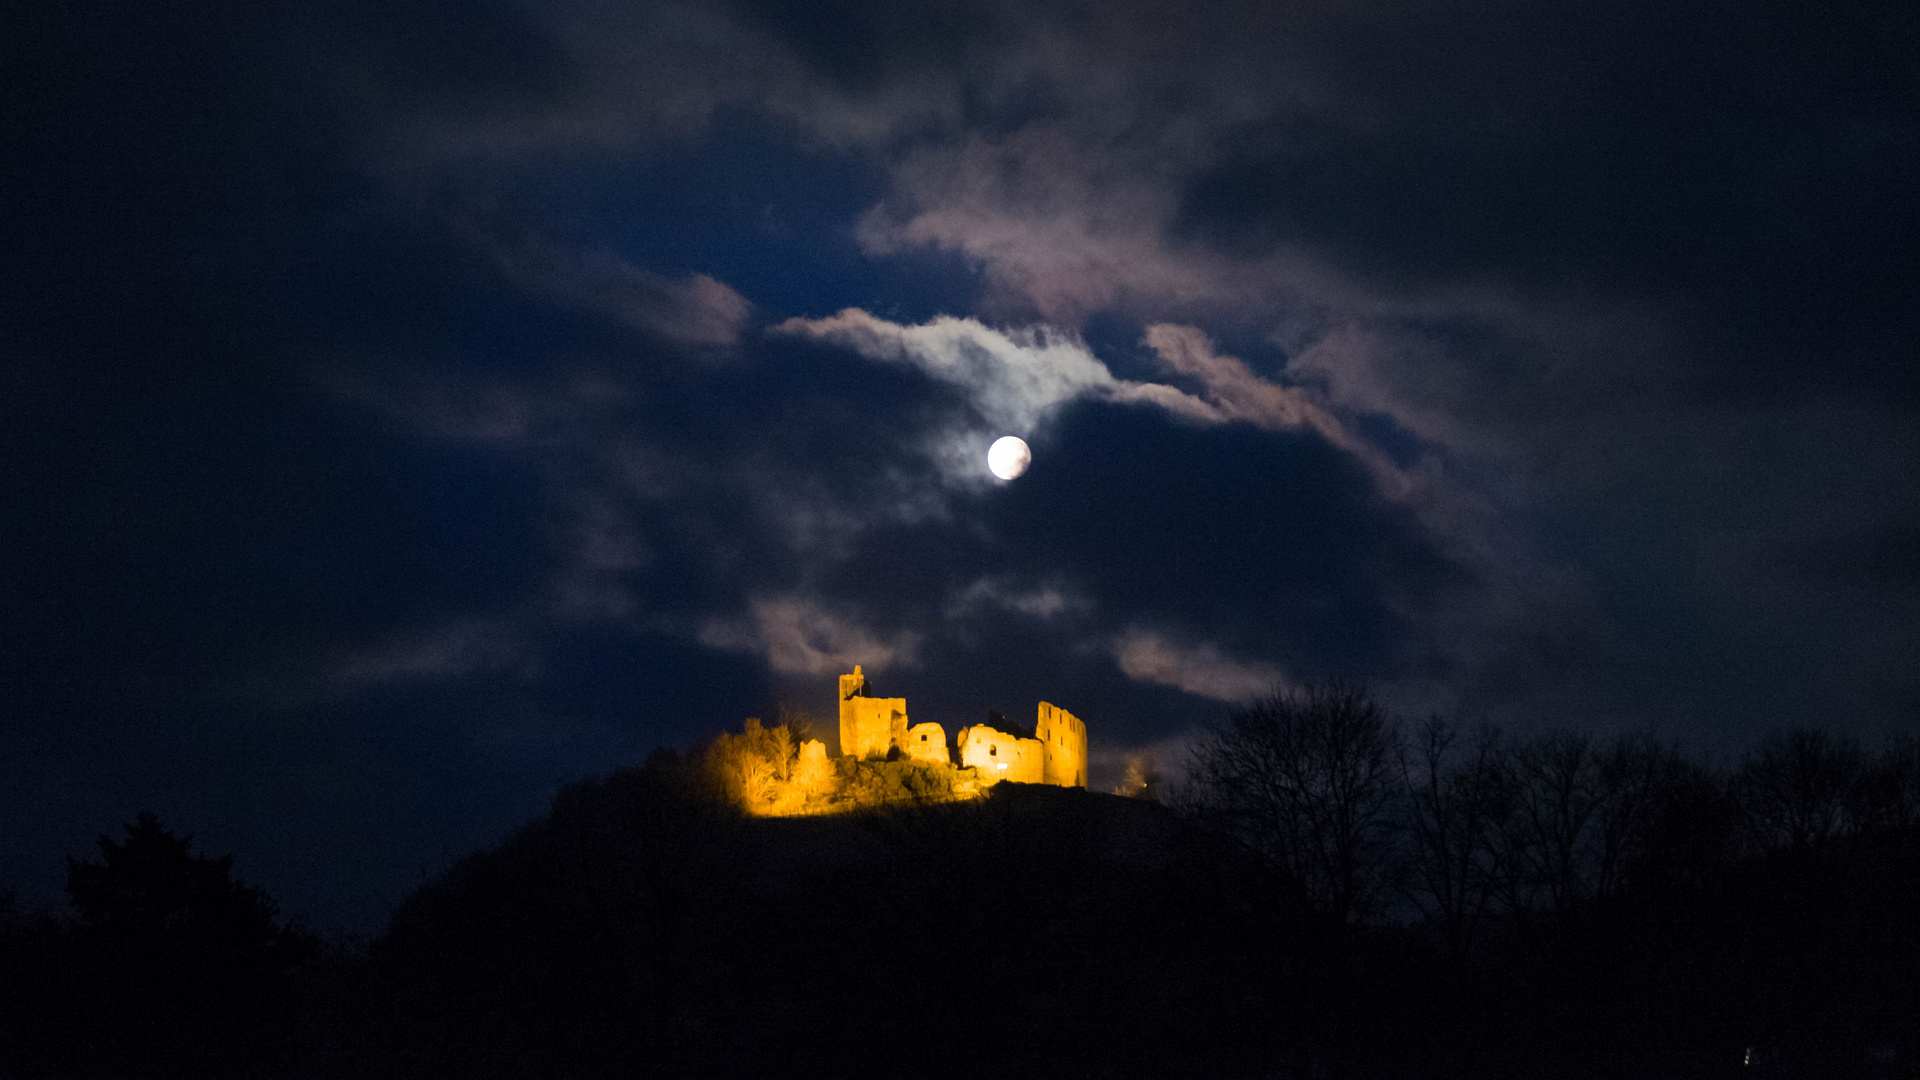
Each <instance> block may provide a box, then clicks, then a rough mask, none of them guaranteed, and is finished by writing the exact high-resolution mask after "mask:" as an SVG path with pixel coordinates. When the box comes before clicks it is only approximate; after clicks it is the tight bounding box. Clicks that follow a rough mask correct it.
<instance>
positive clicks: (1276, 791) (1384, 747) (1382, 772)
mask: <svg viewBox="0 0 1920 1080" xmlns="http://www.w3.org/2000/svg"><path fill="white" fill-rule="evenodd" d="M1190 754H1191V756H1190V761H1189V767H1188V779H1189V789H1188V794H1187V796H1186V800H1185V801H1186V802H1187V803H1188V805H1189V806H1191V807H1193V808H1195V809H1197V810H1199V811H1200V812H1201V813H1204V814H1206V815H1207V816H1209V817H1211V818H1212V819H1213V820H1215V821H1217V822H1218V823H1219V824H1220V825H1221V826H1223V827H1224V828H1225V829H1226V830H1227V831H1228V832H1229V833H1230V834H1231V835H1233V836H1236V837H1238V838H1239V839H1240V840H1241V841H1243V842H1244V843H1246V844H1247V845H1248V846H1249V847H1251V848H1252V849H1253V850H1254V851H1255V852H1257V853H1258V854H1260V855H1261V856H1262V857H1263V858H1265V859H1267V860H1268V861H1270V862H1271V863H1273V864H1274V865H1275V866H1276V867H1278V868H1279V869H1280V870H1281V871H1282V872H1283V873H1285V874H1286V875H1287V876H1288V877H1290V878H1292V879H1293V881H1294V882H1296V883H1297V884H1298V885H1299V887H1300V888H1301V889H1302V890H1303V891H1304V892H1305V894H1306V896H1307V898H1308V900H1309V902H1310V903H1312V904H1313V905H1314V906H1315V907H1317V908H1319V909H1320V910H1321V911H1322V912H1324V913H1325V914H1327V915H1329V916H1331V917H1333V918H1335V919H1337V920H1339V921H1341V922H1343V923H1354V922H1357V921H1359V920H1361V919H1364V918H1365V917H1367V916H1368V915H1370V914H1372V913H1373V912H1374V911H1375V910H1376V908H1377V906H1378V903H1379V901H1380V899H1381V894H1382V891H1383V889H1384V886H1385V884H1386V869H1387V866H1388V863H1389V859H1390V857H1391V852H1390V845H1389V841H1390V837H1391V834H1392V833H1393V829H1394V801H1395V797H1396V781H1397V779H1398V777H1397V776H1396V773H1397V768H1396V763H1397V732H1396V730H1395V728H1394V727H1393V725H1392V724H1391V723H1390V722H1389V719H1388V716H1387V713H1386V711H1385V710H1384V709H1382V708H1381V706H1380V704H1379V703H1378V702H1377V701H1375V700H1374V698H1373V696H1372V694H1371V693H1369V692H1368V691H1367V690H1366V688H1365V687H1362V686H1358V685H1353V684H1345V683H1322V684H1317V685H1314V686H1311V687H1308V688H1307V689H1305V690H1298V691H1281V692H1276V693H1273V694H1270V695H1268V696H1267V697H1265V698H1262V699H1260V700H1259V701H1256V702H1254V703H1253V704H1251V705H1248V706H1246V707H1244V708H1236V709H1234V710H1232V711H1231V712H1229V713H1228V715H1227V718H1226V720H1225V721H1224V722H1220V723H1216V724H1212V725H1209V726H1207V727H1205V728H1203V729H1202V732H1201V734H1200V737H1199V738H1198V739H1197V740H1195V742H1194V744H1193V747H1192V749H1191V751H1190Z"/></svg>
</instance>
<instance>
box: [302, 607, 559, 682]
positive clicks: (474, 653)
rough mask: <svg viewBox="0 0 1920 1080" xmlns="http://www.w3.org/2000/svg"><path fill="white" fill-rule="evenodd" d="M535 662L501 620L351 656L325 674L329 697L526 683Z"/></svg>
mask: <svg viewBox="0 0 1920 1080" xmlns="http://www.w3.org/2000/svg"><path fill="white" fill-rule="evenodd" d="M540 666H541V665H540V658H539V655H538V653H537V652H536V651H535V650H534V648H533V645H532V644H531V643H530V642H529V641H528V640H527V639H526V637H525V635H524V634H523V633H521V631H520V630H519V629H517V628H516V627H514V626H513V625H512V624H511V623H509V622H506V621H504V620H501V619H485V618H476V619H462V620H456V621H453V622H447V623H442V624H440V625H437V626H433V627H429V628H427V629H425V630H422V631H417V632H414V633H411V634H406V635H402V636H400V637H397V638H395V639H392V640H389V641H387V642H385V643H383V644H380V645H376V646H373V647H371V648H367V649H363V650H359V651H356V652H351V653H349V654H347V655H346V656H344V657H342V658H341V659H340V660H339V661H338V662H336V663H335V664H334V665H333V666H332V667H331V669H330V670H329V671H328V672H327V673H326V676H325V682H326V686H327V689H328V690H329V691H330V692H332V693H336V694H339V693H351V692H353V691H357V690H362V689H366V688H369V687H374V686H383V685H389V684H393V683H402V682H436V681H441V680H446V679H456V678H460V677H463V676H467V675H477V674H489V673H491V674H509V675H516V676H520V677H522V678H530V677H532V676H534V675H536V674H538V673H539V671H540Z"/></svg>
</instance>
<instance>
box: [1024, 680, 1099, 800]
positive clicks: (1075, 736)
mask: <svg viewBox="0 0 1920 1080" xmlns="http://www.w3.org/2000/svg"><path fill="white" fill-rule="evenodd" d="M1033 732H1034V737H1035V738H1036V739H1038V740H1039V742H1040V745H1041V747H1042V748H1043V751H1044V754H1045V762H1044V764H1043V766H1042V773H1043V775H1044V776H1045V782H1046V783H1049V784H1055V785H1057V786H1059V787H1086V786H1087V725H1086V724H1084V723H1082V722H1081V721H1080V718H1079V717H1077V716H1075V715H1073V714H1072V713H1070V712H1068V711H1067V710H1065V709H1062V708H1060V707H1058V706H1056V705H1049V704H1047V703H1046V702H1044V701H1043V702H1041V703H1040V718H1039V720H1038V721H1037V722H1035V724H1034V729H1033Z"/></svg>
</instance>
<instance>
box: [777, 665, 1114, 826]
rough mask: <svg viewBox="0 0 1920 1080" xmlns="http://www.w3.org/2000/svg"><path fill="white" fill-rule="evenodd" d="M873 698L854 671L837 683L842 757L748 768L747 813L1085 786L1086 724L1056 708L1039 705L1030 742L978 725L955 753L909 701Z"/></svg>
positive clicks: (814, 748) (805, 755)
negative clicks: (999, 787) (1008, 788)
mask: <svg viewBox="0 0 1920 1080" xmlns="http://www.w3.org/2000/svg"><path fill="white" fill-rule="evenodd" d="M868 690H869V687H868V685H867V678H866V674H865V672H863V671H862V670H861V669H860V667H859V666H858V665H856V666H855V667H854V669H853V673H852V674H851V675H842V676H840V694H839V711H840V756H839V757H837V758H830V757H828V755H827V752H826V746H825V744H823V743H821V742H820V741H819V740H817V739H808V740H806V741H805V742H803V743H801V744H800V745H799V746H798V747H797V748H796V749H795V751H794V752H793V756H792V758H791V759H790V760H788V759H787V758H785V757H782V759H781V760H780V761H779V762H772V763H769V766H768V767H766V768H763V769H761V770H759V771H758V772H754V771H753V768H752V766H751V763H750V762H749V763H746V764H745V765H743V769H745V772H743V776H745V777H748V779H746V780H743V782H742V794H743V797H744V798H745V800H746V802H747V807H748V809H749V810H750V811H751V812H753V813H755V814H761V815H771V816H786V815H792V814H820V813H833V812H835V811H839V810H851V809H855V808H857V807H861V806H874V805H884V804H886V803H889V802H895V801H899V800H901V799H913V800H922V801H925V800H932V801H944V800H952V799H969V798H978V797H979V796H981V795H983V794H985V791H986V789H987V788H989V787H992V786H993V785H995V784H999V783H1003V782H1012V783H1022V784H1052V785H1055V786H1057V787H1078V788H1084V787H1086V786H1087V725H1086V724H1085V723H1083V722H1081V720H1080V719H1079V718H1078V717H1076V716H1074V715H1073V714H1072V713H1070V712H1068V711H1067V710H1065V709H1062V708H1060V707H1058V706H1056V705H1052V704H1049V703H1047V702H1044V701H1043V702H1041V703H1040V710H1039V715H1038V717H1037V718H1036V722H1035V724H1034V731H1033V737H1031V738H1027V737H1024V736H1022V735H1018V734H1014V733H1011V732H1006V731H1001V730H999V729H998V728H996V727H994V726H992V725H990V724H974V725H971V726H969V727H964V728H961V729H960V731H959V733H958V735H957V736H956V738H955V742H954V743H952V744H949V743H948V741H947V731H946V729H945V728H944V727H942V726H941V725H939V724H936V723H919V724H915V723H912V722H911V721H909V720H908V718H907V702H906V699H905V698H883V697H871V696H869V695H868ZM990 719H991V718H990ZM748 723H749V732H750V733H751V732H755V731H758V730H759V728H758V722H757V721H748ZM783 737H784V736H783ZM783 745H788V746H791V744H783ZM776 756H780V755H776Z"/></svg>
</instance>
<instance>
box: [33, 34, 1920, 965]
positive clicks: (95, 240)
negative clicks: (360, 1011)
mask: <svg viewBox="0 0 1920 1080" xmlns="http://www.w3.org/2000/svg"><path fill="white" fill-rule="evenodd" d="M7 22H8V24H9V26H8V29H7V31H6V32H5V33H4V34H0V72H3V73H4V74H0V80H3V84H4V86H5V88H6V91H7V92H6V99H5V107H4V110H0V125H4V129H3V130H4V136H3V138H4V142H3V143H0V163H3V164H0V168H3V169H4V175H5V177H6V182H5V184H4V188H5V189H6V191H7V194H6V195H5V197H4V200H3V201H0V222H4V230H5V232H4V240H3V242H0V252H3V253H4V260H5V261H4V266H5V270H6V274H5V279H4V280H5V288H4V289H3V290H0V523H4V525H3V527H0V890H5V889H15V890H18V892H19V893H20V895H21V898H22V899H23V900H27V901H30V902H33V903H36V904H48V905H51V904H56V903H58V902H59V901H60V894H59V888H60V885H61V882H62V880H63V875H64V870H65V862H64V858H65V856H67V855H70V854H71V855H83V854H85V853H86V851H87V850H88V847H89V844H90V841H91V838H92V837H93V836H94V835H95V834H96V833H99V832H103V831H110V830H114V829H116V828H117V826H118V823H119V822H121V821H125V820H129V819H131V818H132V816H133V815H134V814H135V813H137V812H138V811H141V810H146V809H151V810H154V811H156V812H158V813H159V814H160V815H161V816H162V818H163V819H164V820H165V821H166V822H167V823H168V824H169V825H171V826H174V827H176V828H179V829H181V830H182V831H186V832H191V833H193V834H194V836H195V840H196V844H197V845H198V846H199V847H201V848H202V849H204V850H208V851H210V852H214V853H225V852H232V853H233V854H234V855H235V858H236V870H237V872H238V873H239V874H240V875H241V876H242V877H245V878H246V879H247V880H249V881H251V882H254V883H257V884H259V885H262V886H264V887H265V888H266V889H267V890H268V891H269V892H270V893H272V894H273V895H274V896H276V897H277V898H279V900H280V901H281V903H282V905H283V906H284V907H285V908H286V909H287V910H288V911H289V912H291V913H293V914H294V915H297V916H300V917H302V918H304V919H306V920H308V921H309V922H310V923H311V924H313V925H315V926H317V927H320V928H323V929H347V930H357V931H372V930H376V929H377V928H378V927H379V925H380V923H381V921H382V920H383V919H384V918H385V916H386V914H387V913H388V911H389V910H390V908H391V907H392V905H393V904H395V903H397V902H398V901H399V900H400V899H401V898H402V897H403V896H404V895H405V894H406V893H407V891H408V890H410V889H411V888H413V887H415V886H416V885H418V884H419V883H420V882H421V881H422V880H423V879H424V877H425V876H426V875H429V874H431V873H435V872H437V871H438V870H440V869H443V868H444V867H445V866H446V865H447V864H448V863H449V862H450V861H451V860H453V859H455V858H457V857H458V856H459V855H461V854H463V853H465V852H467V851H469V850H471V849H473V848H475V847H477V846H479V845H483V844H487V843H491V842H493V841H495V840H497V839H499V838H500V837H502V836H504V835H505V834H506V833H507V832H508V831H510V830H511V829H512V828H513V827H515V826H516V825H517V824H519V823H521V822H523V821H525V820H527V819H528V818H530V817H531V816H533V815H534V814H537V813H538V812H539V811H540V810H541V808H542V807H543V806H544V805H545V804H546V803H547V801H548V800H549V799H550V798H551V797H552V795H553V793H554V791H555V790H556V789H557V787H558V786H559V785H561V784H563V783H565V782H567V781H569V780H573V779H578V778H581V777H584V776H590V775H595V774H601V773H605V772H607V771H610V770H613V769H617V768H621V767H624V766H627V765H631V764H634V763H636V762H637V761H639V760H640V759H641V758H643V757H644V756H645V754H646V753H647V752H648V750H649V749H651V748H652V747H654V746H658V745H672V746H679V747H683V748H685V747H691V746H694V745H696V744H697V743H698V741H699V740H700V739H702V738H704V737H706V736H708V735H710V734H712V733H713V732H715V731H718V730H720V729H722V728H723V727H731V726H736V725H737V724H738V722H739V721H740V719H741V718H743V717H745V716H749V715H771V710H772V709H773V708H774V707H775V706H776V704H777V703H779V702H781V701H790V702H793V703H796V704H798V705H801V706H804V707H806V708H809V709H811V710H812V711H813V712H814V713H815V714H816V715H819V716H822V717H825V718H828V719H829V720H830V719H831V717H832V715H833V713H832V709H833V704H832V703H833V686H834V681H833V677H834V676H835V675H837V674H839V673H840V672H842V671H844V670H849V669H850V668H851V666H852V665H853V664H855V663H860V664H863V665H864V666H865V669H866V671H867V673H868V674H869V675H870V676H871V677H872V680H873V683H874V685H875V687H876V689H877V690H878V691H879V692H880V693H882V694H885V695H889V696H891V695H904V696H905V697H906V698H907V699H908V706H909V710H910V712H911V715H912V717H913V719H914V720H915V721H920V720H937V721H940V722H942V723H943V724H945V725H947V727H948V729H949V730H950V731H951V730H952V729H953V728H954V727H956V726H958V725H961V724H964V723H971V722H975V721H977V720H979V719H982V718H984V716H985V710H987V709H989V708H996V709H1000V710H1003V711H1005V712H1007V713H1009V714H1010V715H1015V716H1019V717H1030V716H1031V711H1032V709H1033V707H1034V703H1035V702H1037V701H1039V700H1042V699H1045V700H1048V701H1052V702H1054V703H1056V704H1059V705H1061V706H1063V707H1066V708H1069V709H1071V710H1073V711H1074V712H1075V713H1077V714H1078V715H1080V716H1082V717H1084V718H1085V719H1086V720H1087V721H1088V726H1089V729H1090V732H1091V739H1092V742H1093V744H1094V747H1095V752H1096V761H1095V770H1094V775H1093V777H1092V779H1093V782H1094V784H1095V786H1100V785H1102V784H1111V783H1112V782H1113V780H1114V779H1115V777H1116V776H1117V765H1116V762H1117V761H1118V760H1119V756H1120V754H1121V753H1122V752H1124V751H1125V750H1127V749H1130V748H1137V747H1143V746H1158V747H1160V748H1161V750H1162V752H1163V753H1164V754H1167V755H1170V756H1171V755H1173V754H1175V753H1176V752H1177V747H1178V745H1179V742H1180V740H1181V738H1182V736H1183V733H1185V732H1187V731H1189V730H1191V728H1192V725H1194V724H1195V723H1196V722H1198V721H1201V720H1204V719H1207V718H1209V717H1214V716H1218V715H1220V713H1221V712H1222V711H1223V710H1224V709H1226V708H1227V707H1228V706H1229V705H1230V704H1232V703H1234V702H1236V701H1244V700H1247V699H1248V698H1250V697H1252V696H1253V695H1256V694H1259V693H1260V692H1262V691H1263V690H1267V689H1270V688H1273V687H1283V686H1288V685H1296V684H1300V683H1303V682H1306V681H1309V680H1314V679H1321V678H1330V677H1345V678H1362V679H1366V680H1369V681H1370V682H1371V683H1372V684H1373V685H1374V686H1375V687H1376V688H1377V690H1378V692H1379V693H1380V695H1381V696H1382V697H1383V698H1384V699H1385V700H1386V701H1388V702H1389V703H1390V704H1392V705H1393V706H1394V707H1395V708H1396V709H1397V710H1399V711H1400V712H1401V713H1403V714H1404V715H1423V714H1425V713H1426V712H1428V711H1430V710H1440V711H1443V712H1445V713H1447V714H1450V715H1456V716H1459V717H1461V718H1463V719H1466V720H1478V719H1483V718H1484V719H1488V720H1492V721H1495V722H1498V723H1501V724H1504V725H1507V726H1509V727H1510V728H1512V729H1514V730H1517V731H1522V732H1535V731H1539V730H1543V729H1546V728H1557V727H1580V728H1586V729H1589V730H1593V731H1596V732H1602V733H1605V732H1613V731H1620V730H1628V729H1651V730H1653V731H1655V732H1657V733H1659V734H1660V735H1661V736H1662V737H1664V738H1667V739H1670V740H1674V741H1676V742H1679V743H1680V744H1682V745H1683V746H1685V747H1687V748H1689V750H1690V751H1691V752H1693V753H1695V754H1697V755H1699V756H1702V757H1703V758H1707V759H1717V760H1732V759H1737V758H1738V756H1739V755H1740V754H1742V753H1744V752H1745V751H1746V749H1747V748H1748V747H1749V746H1751V745H1752V744H1753V742H1754V741H1755V740H1756V739H1758V738H1759V737H1760V736H1761V735H1762V734H1764V733H1765V732H1767V731H1769V730H1771V729H1774V728H1779V727H1785V726H1795V725H1817V726H1822V727H1826V728H1828V729H1830V730H1834V731H1836V732H1841V733H1846V734H1851V735H1855V736H1858V737H1860V738H1861V739H1863V740H1866V741H1868V742H1869V743H1871V741H1872V740H1875V739H1877V738H1878V737H1879V735H1881V734H1882V733H1884V732H1888V731H1901V730H1904V731H1913V730H1915V728H1916V727H1917V726H1920V356H1916V342H1917V341H1920V301H1917V300H1916V296H1917V295H1920V294H1917V293H1916V285H1920V228H1916V226H1917V225H1920V119H1917V118H1920V64H1916V63H1915V58H1916V57H1920V8H1916V7H1915V6H1913V5H1901V4H1885V5H1879V4H1872V3H1865V4H1817V3H1811V2H1809V3H1802V4H1788V3H1764V2H1763V3H1754V2H1751V0H1742V2H1739V3H1733V2H1726V3H1711V2H1708V3H1698V2H1687V3H1678V4H1676V3H1673V2H1671V0H1608V2H1605V3H1555V4H1503V3H1467V2H1457V0H1434V2H1426V3H1405V4H1388V3H1379V4H1373V3H1359V2H1353V0H1329V2H1317V0H1307V2H1298V3H1285V4H1265V5H1260V4H1253V5H1249V4H1211V5H1202V6H1201V10H1195V6H1194V5H1189V4H1185V3H1164V4H1160V3H1148V2H1136V0H1118V2H1106V3H1097V4H1095V3H1086V4H1079V3H1036V2H1020V3H1011V2H1010V3H994V2H979V3H951V4H945V3H942V4H932V5H907V4H899V3H891V2H888V3H873V4H867V5H861V4H833V5H825V4H819V3H813V2H792V0H767V2H759V3H752V2H743V3H738V4H723V3H693V4H674V3H668V2H658V3H629V4H616V3H588V2H575V0H559V2H550V3H527V4H520V3H513V2H510V0H486V2H479V3H473V4H458V3H454V2H452V0H429V2H427V3H419V4H403V5H396V4H387V3H376V2H368V0H338V2H315V3H244V4H242V3H232V4H153V3H134V2H131V0H128V2H122V3H95V2H90V0H79V2H76V3H61V4H38V5H29V6H27V7H23V8H21V9H19V10H17V11H15V12H13V13H12V14H10V15H9V16H8V19H7ZM1005 434H1015V435H1019V436H1022V437H1023V438H1025V439H1026V440H1027V441H1028V442H1029V443H1030V444H1031V445H1032V447H1033V454H1034V460H1033V466H1032V469H1031V471H1030V472H1028V473H1027V474H1026V475H1025V476H1024V477H1021V478H1020V479H1018V480H1015V481H1012V482H1001V481H999V480H996V479H994V478H993V477H992V476H990V475H989V474H988V472H987V470H986V455H985V451H986V447H987V445H988V443H990V442H991V441H992V440H993V439H994V438H995V437H997V436H1000V435H1005ZM828 726H829V728H831V724H829V725H828ZM829 738H831V735H829Z"/></svg>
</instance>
